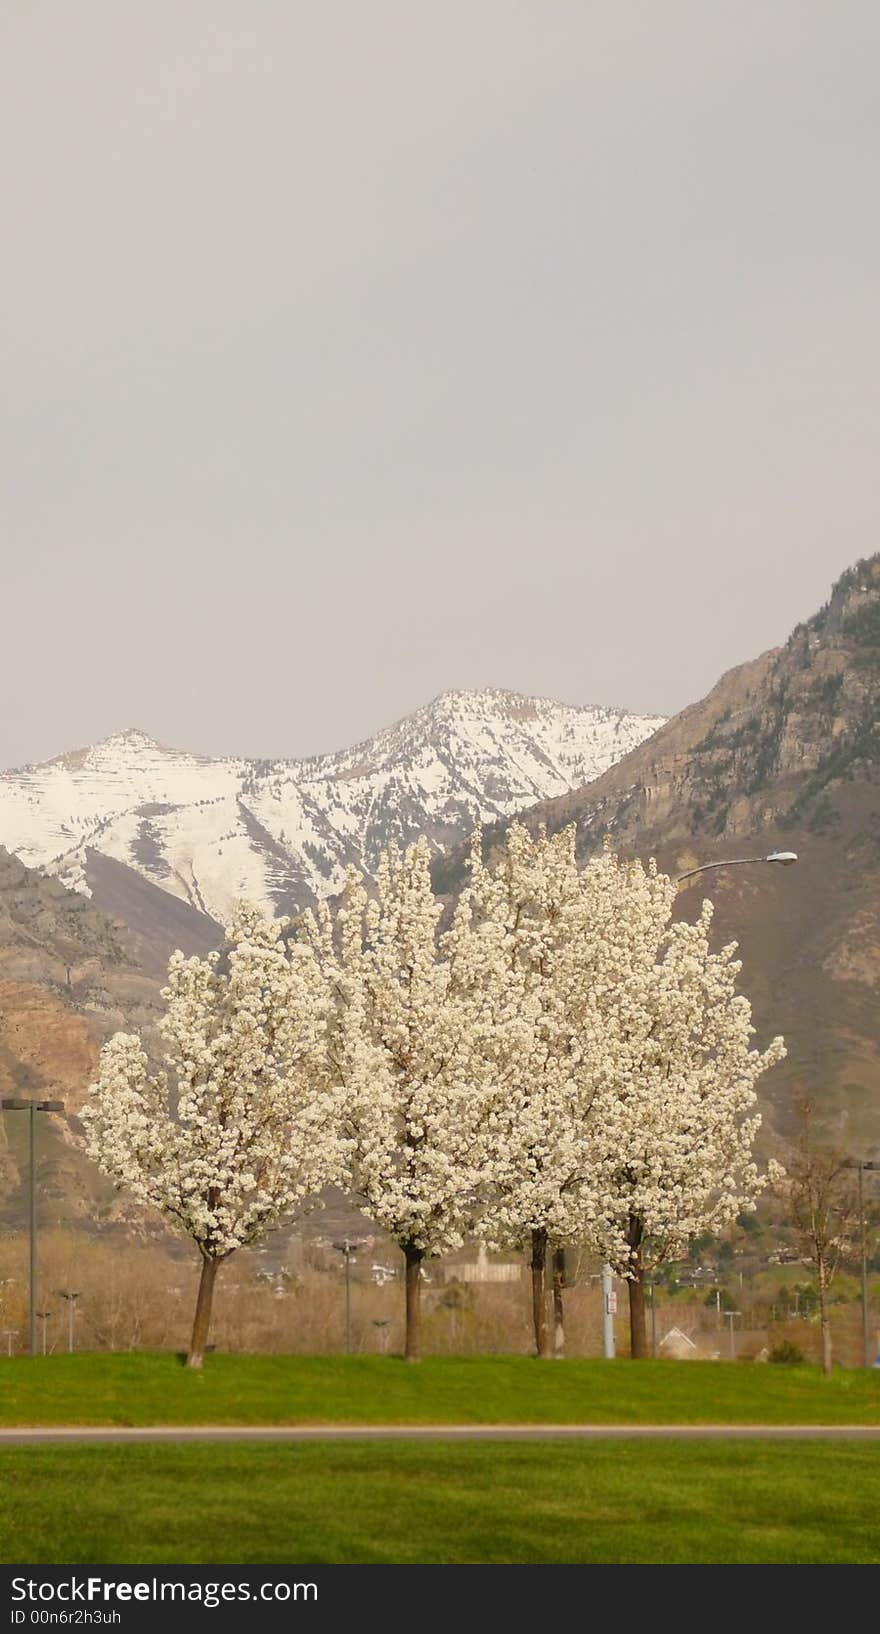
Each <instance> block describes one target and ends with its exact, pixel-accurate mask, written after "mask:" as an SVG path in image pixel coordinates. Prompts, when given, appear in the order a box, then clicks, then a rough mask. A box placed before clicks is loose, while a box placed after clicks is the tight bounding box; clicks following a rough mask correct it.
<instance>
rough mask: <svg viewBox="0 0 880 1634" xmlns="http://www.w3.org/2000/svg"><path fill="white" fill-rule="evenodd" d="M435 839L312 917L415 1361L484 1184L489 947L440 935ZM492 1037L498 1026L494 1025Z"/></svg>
mask: <svg viewBox="0 0 880 1634" xmlns="http://www.w3.org/2000/svg"><path fill="white" fill-rule="evenodd" d="M429 862H430V854H429V851H428V846H427V843H426V842H425V841H424V840H421V841H419V842H418V843H417V844H416V845H413V846H411V847H410V848H409V849H408V850H407V851H406V853H405V854H403V855H402V854H401V853H400V852H399V851H398V850H397V849H396V848H394V847H391V848H390V849H389V850H388V852H387V853H386V855H385V857H384V858H383V859H382V862H381V864H380V867H379V869H378V873H377V876H376V894H375V896H374V897H372V898H370V897H368V895H367V893H366V891H365V890H364V888H363V886H362V885H360V883H359V882H358V880H357V878H356V877H355V876H354V875H352V876H351V877H350V878H349V881H348V884H347V887H346V890H345V893H344V897H343V901H342V904H341V906H340V907H339V909H338V910H337V912H336V913H335V915H334V914H333V913H332V911H331V910H330V909H328V908H327V907H326V906H324V907H322V908H321V909H320V910H319V911H318V913H317V915H316V916H315V917H312V916H310V915H306V916H304V918H303V920H302V921H301V926H302V931H303V934H304V935H305V936H306V938H307V939H308V941H309V942H310V944H311V946H312V948H313V949H314V950H315V952H316V954H317V957H318V961H319V963H320V966H321V969H322V971H323V974H324V979H325V982H326V986H327V991H328V993H330V994H331V995H332V997H333V1002H334V1010H335V1014H334V1019H333V1021H332V1023H331V1025H330V1032H329V1040H328V1061H329V1067H330V1072H331V1077H332V1085H333V1087H334V1088H335V1089H336V1090H338V1092H339V1094H340V1105H341V1131H342V1134H343V1136H344V1138H345V1140H346V1141H347V1142H348V1143H349V1147H350V1165H349V1182H350V1185H351V1187H352V1189H353V1191H354V1192H355V1193H356V1194H357V1196H358V1198H359V1199H360V1200H361V1202H362V1205H363V1207H364V1208H365V1210H366V1212H367V1213H368V1214H369V1215H370V1216H371V1218H372V1219H373V1220H375V1221H376V1223H377V1224H378V1225H380V1226H381V1227H382V1228H383V1229H384V1230H386V1231H387V1232H388V1233H389V1235H390V1236H392V1237H393V1238H394V1239H395V1241H396V1242H397V1243H398V1244H399V1246H400V1248H401V1249H402V1251H403V1255H404V1260H405V1266H406V1346H405V1355H406V1358H407V1360H408V1361H416V1360H418V1358H419V1354H420V1332H419V1328H420V1288H421V1278H422V1268H423V1262H424V1260H425V1258H426V1257H428V1256H431V1255H436V1254H441V1253H443V1252H445V1251H448V1250H450V1249H454V1248H457V1247H459V1246H460V1245H461V1243H462V1241H463V1238H464V1234H465V1233H466V1231H467V1230H468V1228H469V1226H470V1224H471V1222H472V1220H473V1217H474V1213H475V1209H476V1206H477V1200H478V1198H479V1196H480V1194H481V1189H482V1188H483V1187H484V1186H485V1184H486V1172H485V1162H484V1150H483V1146H482V1133H483V1127H484V1095H483V1078H482V1077H481V1072H482V1070H483V1069H482V1062H483V1060H484V1059H487V1058H488V1055H489V1050H488V1048H486V1047H485V1044H484V1048H483V1050H482V1053H481V1051H480V1050H478V1049H476V1048H475V1040H476V1039H478V1038H481V1037H482V1034H481V1032H480V1023H479V1016H480V1012H481V1010H484V1009H486V1010H487V1014H488V1009H487V1006H486V1002H485V996H484V995H483V993H482V991H481V987H480V982H479V979H478V974H479V972H478V961H479V951H480V944H479V942H478V940H476V939H474V938H468V939H467V943H466V945H465V946H463V947H462V949H461V951H460V954H459V951H458V949H457V939H458V937H457V930H458V925H459V923H460V915H459V916H457V920H456V925H454V926H453V929H452V931H451V932H450V933H449V934H448V936H446V937H445V938H442V939H441V938H440V937H439V935H438V921H439V918H440V913H441V906H440V904H439V902H438V901H437V900H436V899H435V897H434V895H433V893H432V890H431V879H430V872H429ZM486 1029H487V1031H491V1023H490V1022H487V1023H486Z"/></svg>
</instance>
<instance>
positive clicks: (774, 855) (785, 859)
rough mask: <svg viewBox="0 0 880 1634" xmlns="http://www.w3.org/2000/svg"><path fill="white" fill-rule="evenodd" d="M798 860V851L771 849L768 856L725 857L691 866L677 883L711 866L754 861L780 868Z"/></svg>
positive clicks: (732, 866) (731, 866)
mask: <svg viewBox="0 0 880 1634" xmlns="http://www.w3.org/2000/svg"><path fill="white" fill-rule="evenodd" d="M797 860H798V856H797V852H796V851H771V852H770V854H769V856H766V857H724V858H722V860H721V861H720V862H704V863H701V864H700V866H699V868H689V869H688V871H687V873H686V874H679V875H678V878H677V879H676V881H675V883H676V885H680V884H681V882H682V880H683V879H693V876H694V874H705V873H708V871H709V869H710V868H743V867H745V866H746V865H747V864H751V863H754V862H775V863H777V864H778V865H779V867H780V868H790V867H791V865H792V863H793V862H797Z"/></svg>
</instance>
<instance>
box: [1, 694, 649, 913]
mask: <svg viewBox="0 0 880 1634" xmlns="http://www.w3.org/2000/svg"><path fill="white" fill-rule="evenodd" d="M660 725H662V717H660V716H650V715H633V714H628V713H627V712H625V711H623V710H619V709H597V708H589V707H584V708H578V707H572V706H569V705H566V704H559V703H554V702H552V701H550V700H549V699H545V698H527V697H521V696H520V695H519V694H518V693H514V692H505V691H500V690H495V689H492V690H486V691H480V692H445V693H443V694H442V695H441V696H440V697H439V698H436V699H435V700H434V701H433V703H430V704H428V705H427V706H426V707H425V708H424V709H420V710H418V711H417V712H416V713H415V714H413V715H409V716H407V717H406V718H405V719H404V720H402V721H399V722H397V724H396V725H394V726H390V727H387V728H386V729H385V730H384V731H381V732H378V733H377V734H376V736H375V737H373V738H369V739H367V740H366V741H365V742H364V743H359V744H356V745H355V747H354V748H352V749H348V750H343V751H341V752H340V753H338V754H333V755H322V756H318V757H315V758H313V759H309V760H241V759H211V758H209V757H208V756H205V755H197V754H189V753H186V752H184V751H181V750H177V749H168V748H165V747H164V746H163V745H161V744H159V743H156V742H155V741H154V740H153V739H152V738H150V737H148V736H146V734H145V733H143V732H138V731H127V732H120V733H118V734H116V735H114V736H113V737H110V738H107V739H106V740H105V741H104V742H102V743H98V744H95V745H94V746H93V747H91V748H88V749H78V750H76V751H74V752H73V753H70V754H65V755H61V756H59V757H58V758H57V759H55V760H50V761H47V762H45V763H44V764H43V765H39V766H27V767H24V768H22V769H19V770H16V771H8V772H4V773H2V774H0V844H3V845H5V846H6V847H7V848H8V849H9V850H10V851H14V852H15V853H16V854H17V855H18V856H19V857H20V858H21V859H22V861H23V862H25V863H27V864H28V865H29V866H31V867H42V868H46V869H48V870H49V871H50V872H53V873H56V874H57V875H58V876H59V877H60V878H61V879H62V880H63V881H64V882H65V884H68V885H72V886H74V887H76V888H77V889H78V890H81V891H85V892H87V893H88V892H89V891H90V889H91V884H92V880H91V877H90V876H91V874H92V872H93V870H92V864H93V862H94V860H95V856H96V854H97V856H98V857H99V858H100V857H105V858H112V859H114V860H115V861H116V862H117V863H123V864H125V865H126V866H127V867H129V868H132V869H134V870H136V871H137V873H139V874H140V875H142V876H143V877H144V878H145V879H147V880H148V881H150V882H152V884H154V885H158V886H160V887H161V888H162V889H163V890H164V891H166V892H170V893H171V895H172V896H175V897H179V898H180V899H181V900H182V901H185V902H188V903H189V904H191V905H192V906H193V907H195V908H198V909H200V910H201V911H202V912H205V913H208V914H210V915H211V916H212V917H213V918H215V919H219V920H221V921H224V920H225V919H226V917H227V916H228V912H229V909H230V906H231V904H232V903H233V902H234V901H235V899H236V898H238V897H241V896H247V897H250V898H253V899H256V900H258V901H261V902H263V903H264V904H265V905H266V906H267V907H269V908H271V909H272V910H281V911H291V910H296V909H298V908H301V907H303V906H304V905H305V904H306V903H308V902H311V901H314V899H315V898H316V897H321V896H326V895H328V894H331V893H333V892H335V891H338V890H339V889H340V888H341V886H342V883H343V880H344V874H345V869H346V867H347V866H348V865H349V864H351V863H354V864H355V865H357V866H358V867H359V868H362V869H364V870H366V871H367V872H370V871H371V870H372V869H373V868H374V867H375V865H376V861H377V858H378V855H379V853H380V851H381V849H382V847H383V846H384V845H386V844H387V843H388V841H389V840H397V841H400V842H401V843H405V842H407V841H409V840H411V839H413V838H414V837H415V836H416V835H418V834H421V833H426V834H427V835H428V836H429V838H430V840H431V843H432V845H433V846H434V847H435V848H436V849H437V850H438V851H440V850H445V849H446V848H447V847H448V846H449V845H451V844H454V843H455V842H456V841H458V840H461V839H462V838H463V836H464V835H466V834H467V833H468V832H470V830H471V829H472V828H473V827H474V825H475V824H476V823H478V822H480V823H491V822H495V821H497V820H498V819H501V818H505V817H509V816H511V815H512V814H513V813H514V812H516V811H519V810H521V809H522V808H523V807H524V806H527V805H530V804H532V803H534V802H535V801H537V800H541V799H548V798H550V797H552V796H554V795H561V794H565V793H567V792H568V791H569V790H570V789H573V788H578V787H580V785H582V784H584V783H587V782H590V781H592V779H593V778H595V777H598V776H600V775H601V773H602V772H604V771H606V770H607V769H608V767H610V766H612V765H613V764H614V763H615V762H616V761H618V760H620V759H621V758H622V756H623V755H625V754H627V753H628V751H629V750H630V749H633V748H635V747H636V745H638V744H639V743H641V742H642V741H643V740H644V739H645V738H646V737H648V736H650V734H651V733H652V732H654V731H656V730H657V728H658V727H659V726H660Z"/></svg>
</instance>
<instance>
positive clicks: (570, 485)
mask: <svg viewBox="0 0 880 1634" xmlns="http://www.w3.org/2000/svg"><path fill="white" fill-rule="evenodd" d="M878 47H880V4H878V3H877V0H821V3H820V0H775V3H774V0H552V3H548V0H527V3H523V0H308V3H304V0H149V4H145V3H143V0H77V3H76V4H75V5H59V4H58V3H57V0H5V4H4V5H3V8H2V19H0V203H2V223H3V237H4V243H5V247H4V252H3V270H2V283H3V300H2V306H0V393H2V416H3V424H2V429H0V467H2V468H0V541H2V547H0V548H2V556H3V561H2V574H0V586H2V592H3V603H4V606H3V623H2V648H0V680H2V688H3V692H2V696H3V699H4V703H5V707H4V709H3V711H2V716H0V764H2V765H7V766H8V765H12V764H16V763H20V762H23V761H26V760H36V759H41V758H44V757H46V756H48V755H50V754H53V753H56V752H58V751H60V750H62V749H64V748H68V747H72V746H74V745H77V744H81V743H85V742H88V741H92V740H94V739H96V738H98V737H100V736H104V735H106V734H107V733H109V732H111V731H113V730H114V729H116V728H119V727H122V726H128V725H138V726H141V727H143V728H144V729H145V730H147V731H150V732H152V733H153V734H154V735H156V736H158V737H160V738H162V739H164V740H165V741H168V742H171V743H176V744H179V745H181V746H186V747H190V748H196V749H202V750H205V751H209V752H212V753H213V752H223V751H230V752H243V753H252V754H269V753H277V754H290V755H295V754H304V753H311V752H314V751H318V750H322V749H328V750H329V749H334V748H337V747H341V746H343V745H345V744H348V743H350V742H353V741H354V740H356V739H357V738H359V737H362V736H364V735H366V734H367V733H369V732H370V731H372V730H373V729H375V728H377V727H379V726H380V725H383V724H385V723H387V722H388V721H390V720H393V719H394V718H396V717H397V716H399V715H402V714H404V713H406V712H408V711H409V710H410V709H412V708H414V707H416V706H418V705H419V704H420V703H422V702H425V701H426V700H427V699H428V698H429V697H431V696H433V695H434V694H435V693H437V692H439V691H441V690H443V689H444V688H446V687H472V686H483V685H499V686H508V687H513V688H516V689H518V690H521V691H526V692H537V693H543V694H547V695H549V696H555V697H558V698H561V699H564V700H566V701H569V702H583V703H592V702H595V703H614V704H622V705H627V706H631V707H633V708H638V709H644V710H651V711H662V712H672V711H674V710H677V709H679V708H681V707H682V706H683V705H685V704H686V703H688V702H690V701H692V700H693V699H694V698H696V697H699V696H700V695H702V694H703V693H704V692H705V691H706V690H707V689H708V688H709V686H710V685H711V684H712V683H713V682H714V681H715V680H716V679H717V677H718V675H719V674H720V673H721V671H722V670H724V669H725V668H728V667H729V666H730V665H731V664H734V663H738V662H740V661H741V660H743V659H746V658H749V657H752V656H754V654H756V653H757V652H759V651H761V650H763V649H764V648H765V647H767V646H771V645H774V644H775V643H777V642H778V641H780V640H783V639H784V638H785V637H786V635H787V634H788V631H789V629H790V627H791V626H792V624H793V623H794V622H795V621H796V620H797V619H799V618H801V617H803V616H806V615H808V614H809V613H810V612H812V611H813V610H814V609H815V608H816V607H817V606H818V605H819V604H820V603H821V602H822V601H824V599H825V598H826V595H827V592H828V589H829V587H830V583H831V581H832V579H833V578H834V577H835V576H836V575H837V574H838V573H839V572H840V571H841V570H842V569H843V568H845V567H846V566H847V565H848V564H849V563H850V562H852V561H854V560H855V559H856V558H857V557H859V556H862V555H867V554H870V553H872V552H873V551H874V550H875V549H877V548H880V532H878V527H877V515H878V504H880V496H878V460H877V431H878V390H880V388H878V381H880V326H878V310H877V291H878V287H880V265H878V262H880V254H878V249H880V226H878V210H877V167H878V135H880V98H878V95H877V86H878V67H880V59H878Z"/></svg>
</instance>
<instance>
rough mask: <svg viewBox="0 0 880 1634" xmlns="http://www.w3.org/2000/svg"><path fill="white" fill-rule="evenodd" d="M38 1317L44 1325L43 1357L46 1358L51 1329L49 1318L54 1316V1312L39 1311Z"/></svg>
mask: <svg viewBox="0 0 880 1634" xmlns="http://www.w3.org/2000/svg"><path fill="white" fill-rule="evenodd" d="M37 1315H38V1317H39V1318H40V1321H41V1322H42V1324H43V1355H44V1356H45V1354H46V1333H47V1331H48V1327H49V1317H50V1316H51V1315H52V1312H51V1311H37Z"/></svg>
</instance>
